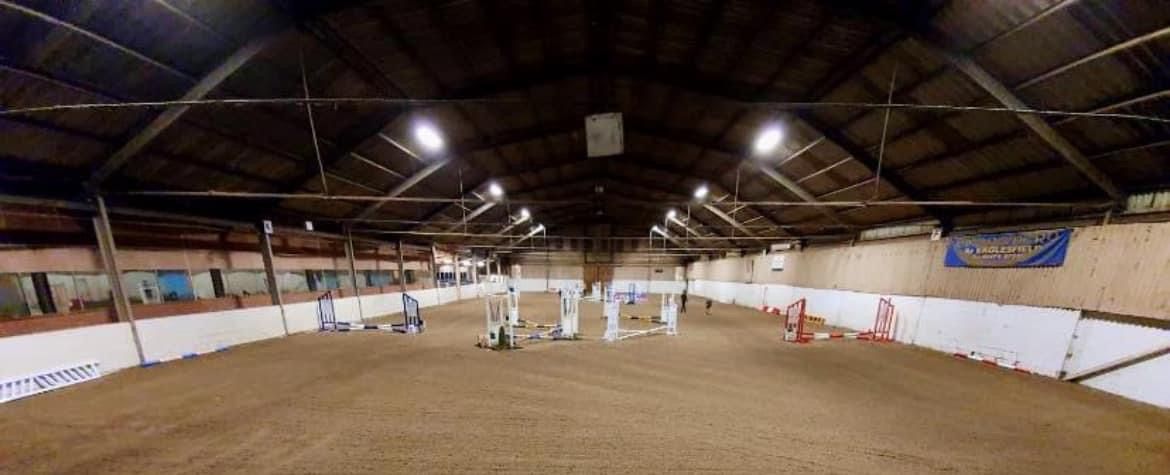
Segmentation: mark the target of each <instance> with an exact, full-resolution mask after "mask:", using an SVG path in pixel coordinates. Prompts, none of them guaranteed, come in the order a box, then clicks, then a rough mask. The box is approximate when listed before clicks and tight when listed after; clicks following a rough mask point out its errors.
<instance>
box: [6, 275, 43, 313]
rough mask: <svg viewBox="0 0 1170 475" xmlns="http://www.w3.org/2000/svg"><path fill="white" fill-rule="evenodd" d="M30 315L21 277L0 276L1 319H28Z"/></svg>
mask: <svg viewBox="0 0 1170 475" xmlns="http://www.w3.org/2000/svg"><path fill="white" fill-rule="evenodd" d="M33 299H34V300H35V299H36V297H35V296H34V297H33ZM30 313H31V312H30V311H29V305H28V299H27V298H25V295H24V289H23V288H22V287H21V285H20V275H18V274H0V318H18V317H26V316H28V315H30Z"/></svg>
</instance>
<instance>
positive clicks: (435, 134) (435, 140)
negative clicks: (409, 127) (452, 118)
mask: <svg viewBox="0 0 1170 475" xmlns="http://www.w3.org/2000/svg"><path fill="white" fill-rule="evenodd" d="M414 139H415V140H416V141H418V144H419V145H421V146H422V148H423V150H426V151H427V152H429V153H435V152H438V151H440V150H443V136H442V135H439V131H438V130H435V128H434V127H431V126H430V125H427V124H420V125H418V126H417V127H415V128H414Z"/></svg>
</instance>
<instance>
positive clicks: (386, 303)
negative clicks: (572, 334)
mask: <svg viewBox="0 0 1170 475" xmlns="http://www.w3.org/2000/svg"><path fill="white" fill-rule="evenodd" d="M474 287H475V286H471V288H467V289H465V290H466V293H465V295H464V296H463V297H464V300H466V299H474V298H478V295H479V293H480V292H479V290H477V289H476V288H474ZM444 292H446V293H444ZM441 293H444V295H443V298H444V302H453V301H455V295H456V293H455V289H454V288H450V289H441V290H437V289H425V290H413V291H410V292H408V294H409V295H411V296H412V297H414V298H416V299H418V300H419V305H420V306H421V307H429V306H434V305H436V304H438V302H439V298H440V294H441ZM361 299H362V310H363V312H364V314H365V316H366V317H367V318H375V317H379V316H387V315H391V314H396V313H401V312H402V294H401V293H397V292H395V293H390V294H378V295H366V296H362V297H361ZM333 303H334V309H335V311H336V312H337V319H338V320H339V321H350V322H356V321H358V314H357V308H358V307H357V298H355V297H346V298H340V299H335V300H334V301H333ZM284 321H285V322H287V323H288V331H289V333H290V334H291V333H302V332H311V331H316V330H317V328H318V323H317V302H316V301H315V300H314V301H309V302H299V303H293V304H287V305H284ZM135 326H136V327H137V328H138V333H139V337H140V340H141V342H142V349H143V353H144V356H145V358H146V361H147V362H151V361H158V360H170V359H174V358H181V357H182V356H183V355H184V354H189V353H207V352H211V351H215V350H217V349H221V348H226V347H231V346H234V345H240V344H243V343H249V342H254V341H259V340H265V339H269V338H277V337H282V336H284V324H283V323H282V321H281V312H280V307H277V306H264V307H253V308H244V309H236V310H228V311H223V312H205V313H197V314H187V315H176V316H170V317H159V318H149V319H142V320H138V321H136V322H135ZM93 360H96V361H98V363H100V364H101V369H102V372H110V371H115V370H119V369H123V368H128V367H131V366H137V365H139V364H140V363H141V362H140V361H139V359H138V353H137V351H136V349H135V347H134V339H133V336H132V333H131V331H130V324H129V323H126V322H120V323H110V324H105V325H94V326H88V327H80V328H70V329H66V330H58V331H51V332H43V333H34V334H29V335H17V336H10V337H4V338H0V361H3V362H4V364H3V365H0V379H4V378H12V377H19V376H26V375H29V374H32V373H37V372H39V371H45V370H48V369H52V368H58V367H62V366H68V365H73V364H77V363H81V362H85V361H93Z"/></svg>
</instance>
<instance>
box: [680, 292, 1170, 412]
mask: <svg viewBox="0 0 1170 475" xmlns="http://www.w3.org/2000/svg"><path fill="white" fill-rule="evenodd" d="M758 287H760V286H758V285H757V284H746V283H737V282H719V281H707V280H695V281H691V283H690V291H691V293H692V294H694V295H698V296H701V297H705V298H713V299H715V300H718V301H720V302H724V303H732V302H734V303H735V304H737V305H741V306H744V307H750V308H759V307H760V306H761V305H755V303H756V297H755V296H756V290H755V289H756V288H758ZM762 287H763V289H762V296H761V298H760V300H761V301H762V302H764V303H766V304H767V305H770V306H775V307H780V308H783V307H785V306H787V305H789V304H791V303H793V302H794V301H796V300H797V299H800V298H805V299H807V300H806V311H807V312H808V313H809V314H812V315H816V316H820V317H824V318H825V319H826V323H828V324H830V325H834V326H840V327H844V328H848V329H852V330H869V329H871V328H872V327H873V323H874V317H875V314H876V311H877V305H878V300H879V299H880V298H882V297H886V298H890V299H891V300H892V301H893V303H894V305H895V307H896V309H897V324H896V327H895V328H894V337H895V339H896V340H897V341H899V342H902V343H908V344H913V345H917V346H922V347H925V348H930V349H933V350H937V351H941V352H946V353H956V352H960V353H966V352H971V351H974V352H977V353H980V354H982V355H985V356H992V357H1000V358H1005V359H1007V360H1008V361H1009V362H1016V361H1018V363H1019V366H1020V367H1021V368H1023V369H1026V370H1029V371H1032V372H1035V373H1038V374H1041V375H1044V376H1049V377H1058V376H1059V375H1060V373H1061V370H1062V369H1063V370H1064V371H1066V373H1075V372H1077V371H1078V370H1083V369H1087V368H1092V367H1094V366H1096V365H1101V364H1104V363H1107V362H1111V361H1116V360H1118V359H1121V358H1124V357H1126V356H1131V355H1134V354H1139V353H1141V352H1143V351H1149V350H1152V349H1155V348H1160V347H1161V346H1162V345H1170V330H1159V329H1156V328H1150V327H1144V326H1137V325H1129V324H1123V323H1116V322H1108V321H1101V320H1091V319H1088V318H1081V311H1080V310H1070V309H1061V308H1049V307H1033V306H1026V305H1000V304H995V303H989V302H977V301H970V300H956V299H943V298H933V297H916V296H906V295H882V294H873V293H867V292H854V291H848V290H837V289H811V288H804V287H795V286H788V285H780V284H768V285H764V286H762ZM729 295H731V296H733V297H732V298H729V297H728V296H729ZM1078 320H1079V323H1078ZM1074 332H1075V334H1076V338H1074V337H1073V335H1074ZM1119 341H1124V342H1126V344H1124V345H1118V344H1117V342H1119ZM1070 342H1072V344H1071V346H1070ZM1070 351H1071V352H1072V356H1071V357H1069V358H1068V361H1067V362H1066V361H1065V355H1066V353H1068V352H1070ZM1083 384H1085V385H1087V386H1090V387H1094V388H1097V389H1101V390H1103V391H1107V392H1110V393H1114V394H1117V395H1120V396H1124V397H1128V398H1131V399H1135V400H1138V401H1142V402H1147V403H1150V404H1155V405H1158V406H1162V407H1170V355H1164V356H1161V357H1159V358H1155V359H1152V360H1149V361H1145V362H1142V363H1139V364H1136V365H1133V366H1131V367H1128V368H1124V369H1121V370H1118V371H1115V372H1112V373H1109V374H1106V375H1102V376H1099V377H1095V378H1090V379H1088V380H1086V381H1084V382H1083Z"/></svg>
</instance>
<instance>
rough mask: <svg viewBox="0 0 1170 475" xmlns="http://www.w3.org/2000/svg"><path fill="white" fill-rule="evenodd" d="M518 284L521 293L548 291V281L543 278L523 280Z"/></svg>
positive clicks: (517, 288)
mask: <svg viewBox="0 0 1170 475" xmlns="http://www.w3.org/2000/svg"><path fill="white" fill-rule="evenodd" d="M518 280H519V282H516V284H515V285H516V290H517V291H519V292H545V291H547V290H548V286H547V284H548V281H546V280H545V279H544V278H543V277H542V278H539V279H530V278H521V279H518Z"/></svg>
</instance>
